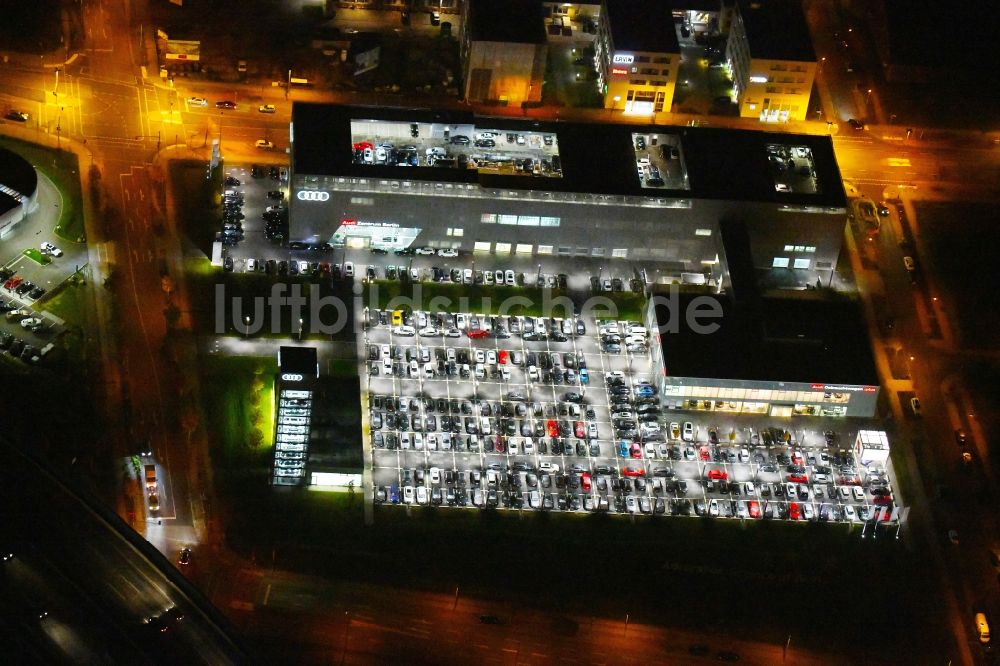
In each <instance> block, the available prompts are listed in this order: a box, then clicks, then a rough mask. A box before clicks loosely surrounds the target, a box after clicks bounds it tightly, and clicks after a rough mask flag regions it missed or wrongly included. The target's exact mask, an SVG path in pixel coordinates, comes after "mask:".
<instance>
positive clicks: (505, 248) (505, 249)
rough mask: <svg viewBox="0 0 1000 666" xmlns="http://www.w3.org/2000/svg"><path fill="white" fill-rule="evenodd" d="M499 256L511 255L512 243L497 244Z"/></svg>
mask: <svg viewBox="0 0 1000 666" xmlns="http://www.w3.org/2000/svg"><path fill="white" fill-rule="evenodd" d="M497 254H510V243H497Z"/></svg>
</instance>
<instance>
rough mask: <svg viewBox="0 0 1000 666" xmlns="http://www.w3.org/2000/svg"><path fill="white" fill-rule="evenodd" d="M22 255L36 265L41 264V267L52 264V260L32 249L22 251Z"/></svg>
mask: <svg viewBox="0 0 1000 666" xmlns="http://www.w3.org/2000/svg"><path fill="white" fill-rule="evenodd" d="M23 254H24V256H26V257H27V258H28V259H31V260H32V261H34V262H35V263H36V264H41V265H42V266H47V265H48V264H51V263H52V260H51V259H49V257H48V255H45V254H42V253H41V252H40V251H38V250H36V249H35V248H33V247H29V248H28V249H27V250H25V251H24V253H23Z"/></svg>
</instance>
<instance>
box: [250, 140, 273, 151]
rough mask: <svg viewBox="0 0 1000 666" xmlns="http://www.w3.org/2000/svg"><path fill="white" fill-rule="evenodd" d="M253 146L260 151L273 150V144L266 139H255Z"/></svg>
mask: <svg viewBox="0 0 1000 666" xmlns="http://www.w3.org/2000/svg"><path fill="white" fill-rule="evenodd" d="M254 145H255V146H256V147H257V148H260V149H261V150H271V149H273V148H274V144H273V143H271V142H270V141H268V140H267V139H257V141H256V142H255V143H254Z"/></svg>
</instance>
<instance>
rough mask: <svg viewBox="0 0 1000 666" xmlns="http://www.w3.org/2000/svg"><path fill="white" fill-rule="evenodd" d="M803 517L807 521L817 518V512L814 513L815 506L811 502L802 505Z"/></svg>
mask: <svg viewBox="0 0 1000 666" xmlns="http://www.w3.org/2000/svg"><path fill="white" fill-rule="evenodd" d="M802 517H803V518H805V519H806V520H812V519H813V518H815V517H816V512H815V511H813V505H812V504H811V503H809V502H804V503H803V504H802Z"/></svg>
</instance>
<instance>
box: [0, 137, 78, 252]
mask: <svg viewBox="0 0 1000 666" xmlns="http://www.w3.org/2000/svg"><path fill="white" fill-rule="evenodd" d="M0 146H2V147H3V148H7V149H8V150H12V151H14V152H15V153H18V154H19V155H21V156H22V157H24V158H25V159H26V160H28V161H29V162H31V163H32V164H33V165H34V166H35V168H36V169H38V170H39V171H40V172H41V173H42V174H44V175H45V176H46V177H47V178H48V179H49V180H51V181H52V182H53V184H55V186H56V188H58V190H59V192H60V194H62V210H61V212H60V214H59V222H58V223H57V224H56V228H55V230H54V231H55V234H56V236H58V237H59V238H60V239H62V240H64V241H67V242H70V243H82V242H84V241H86V232H85V231H84V220H83V195H82V194H81V191H80V164H79V162H78V161H77V159H76V155H74V154H73V153H70V152H66V151H58V150H52V149H51V148H44V147H42V146H39V145H37V144H34V143H28V142H27V141H20V140H18V139H11V138H9V137H3V136H0Z"/></svg>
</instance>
